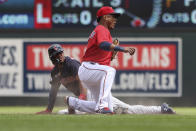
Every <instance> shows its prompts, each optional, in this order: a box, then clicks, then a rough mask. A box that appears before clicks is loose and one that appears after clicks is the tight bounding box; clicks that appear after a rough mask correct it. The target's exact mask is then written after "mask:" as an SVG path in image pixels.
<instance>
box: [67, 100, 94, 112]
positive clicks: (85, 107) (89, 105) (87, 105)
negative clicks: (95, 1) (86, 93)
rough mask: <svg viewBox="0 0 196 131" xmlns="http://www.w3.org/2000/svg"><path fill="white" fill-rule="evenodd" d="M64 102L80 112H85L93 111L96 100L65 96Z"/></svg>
mask: <svg viewBox="0 0 196 131" xmlns="http://www.w3.org/2000/svg"><path fill="white" fill-rule="evenodd" d="M66 102H67V104H68V105H69V107H71V108H73V109H75V110H78V111H82V112H87V113H95V106H96V102H95V101H86V100H80V99H78V98H75V97H71V96H70V97H67V98H66Z"/></svg>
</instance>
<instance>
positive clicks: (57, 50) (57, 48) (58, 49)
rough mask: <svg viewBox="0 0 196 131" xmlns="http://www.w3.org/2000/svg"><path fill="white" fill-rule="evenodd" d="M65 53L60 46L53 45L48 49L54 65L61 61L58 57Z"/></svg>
mask: <svg viewBox="0 0 196 131" xmlns="http://www.w3.org/2000/svg"><path fill="white" fill-rule="evenodd" d="M63 51H64V50H63V48H62V47H61V45H59V44H52V45H51V46H50V47H49V48H48V55H49V58H50V60H51V61H52V63H53V64H56V63H58V62H59V61H60V60H59V59H58V58H56V55H57V54H59V53H62V52H63Z"/></svg>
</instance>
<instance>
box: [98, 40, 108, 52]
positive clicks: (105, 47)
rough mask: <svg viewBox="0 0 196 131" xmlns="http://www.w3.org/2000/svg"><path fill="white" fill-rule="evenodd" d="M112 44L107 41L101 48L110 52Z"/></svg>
mask: <svg viewBox="0 0 196 131" xmlns="http://www.w3.org/2000/svg"><path fill="white" fill-rule="evenodd" d="M110 46H111V44H110V43H109V42H107V41H104V42H102V43H101V44H100V45H99V47H100V48H101V49H103V50H106V51H110Z"/></svg>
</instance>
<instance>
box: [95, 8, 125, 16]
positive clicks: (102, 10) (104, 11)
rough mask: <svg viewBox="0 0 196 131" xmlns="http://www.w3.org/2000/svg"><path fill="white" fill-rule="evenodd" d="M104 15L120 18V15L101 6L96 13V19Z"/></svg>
mask: <svg viewBox="0 0 196 131" xmlns="http://www.w3.org/2000/svg"><path fill="white" fill-rule="evenodd" d="M104 15H116V16H117V17H119V16H121V14H120V13H116V12H115V11H114V9H112V7H110V6H103V7H101V8H100V9H99V10H98V11H97V18H99V17H101V16H104Z"/></svg>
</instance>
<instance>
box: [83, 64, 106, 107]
mask: <svg viewBox="0 0 196 131" xmlns="http://www.w3.org/2000/svg"><path fill="white" fill-rule="evenodd" d="M83 66H84V68H86V69H88V70H99V71H103V72H105V73H106V76H107V74H108V73H107V71H105V70H100V69H90V68H88V67H86V66H85V65H83ZM106 76H105V79H106ZM105 79H104V84H103V85H104V86H103V94H104V89H105ZM102 97H103V95H102ZM101 103H102V102H101V99H100V104H101Z"/></svg>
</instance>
